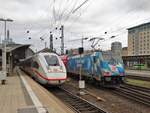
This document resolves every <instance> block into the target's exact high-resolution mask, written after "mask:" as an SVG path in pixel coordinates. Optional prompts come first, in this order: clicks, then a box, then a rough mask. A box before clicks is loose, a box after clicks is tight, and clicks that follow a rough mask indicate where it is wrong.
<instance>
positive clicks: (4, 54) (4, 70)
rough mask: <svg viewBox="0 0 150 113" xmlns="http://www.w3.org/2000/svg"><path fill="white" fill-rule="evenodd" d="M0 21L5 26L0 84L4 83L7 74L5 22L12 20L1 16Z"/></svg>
mask: <svg viewBox="0 0 150 113" xmlns="http://www.w3.org/2000/svg"><path fill="white" fill-rule="evenodd" d="M0 21H3V22H4V24H5V27H4V32H5V33H4V34H5V35H4V38H5V39H4V42H3V44H4V48H3V51H2V76H3V77H2V79H1V80H2V84H5V81H6V75H7V64H6V58H7V56H6V53H7V51H6V44H7V41H8V39H7V37H6V29H7V28H6V23H7V22H13V20H12V19H3V18H0Z"/></svg>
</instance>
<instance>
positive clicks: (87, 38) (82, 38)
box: [81, 37, 88, 47]
mask: <svg viewBox="0 0 150 113" xmlns="http://www.w3.org/2000/svg"><path fill="white" fill-rule="evenodd" d="M87 39H88V38H87V37H85V38H83V37H82V39H81V44H82V47H83V41H84V40H87Z"/></svg>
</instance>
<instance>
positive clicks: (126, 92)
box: [114, 85, 150, 106]
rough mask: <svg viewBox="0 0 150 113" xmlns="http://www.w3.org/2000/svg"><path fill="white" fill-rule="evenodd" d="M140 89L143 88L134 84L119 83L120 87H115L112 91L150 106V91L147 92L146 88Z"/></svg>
mask: <svg viewBox="0 0 150 113" xmlns="http://www.w3.org/2000/svg"><path fill="white" fill-rule="evenodd" d="M142 90H144V89H141V88H140V87H136V86H129V85H128V86H127V85H121V86H120V87H117V88H116V89H115V90H114V92H115V93H117V94H119V95H121V96H124V97H126V98H129V99H132V100H134V101H137V102H140V103H143V104H145V105H147V106H150V93H149V92H147V91H146V89H145V90H144V91H142ZM148 91H149V90H148Z"/></svg>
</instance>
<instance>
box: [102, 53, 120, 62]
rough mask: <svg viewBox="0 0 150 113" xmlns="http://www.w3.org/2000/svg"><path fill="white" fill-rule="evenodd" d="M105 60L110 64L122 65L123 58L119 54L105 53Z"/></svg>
mask: <svg viewBox="0 0 150 113" xmlns="http://www.w3.org/2000/svg"><path fill="white" fill-rule="evenodd" d="M102 54H103V60H105V61H108V62H109V63H110V64H117V63H122V62H123V61H122V58H121V56H119V55H118V54H115V53H112V52H103V53H102Z"/></svg>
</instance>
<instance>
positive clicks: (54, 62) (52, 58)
mask: <svg viewBox="0 0 150 113" xmlns="http://www.w3.org/2000/svg"><path fill="white" fill-rule="evenodd" d="M44 58H45V60H46V62H47V64H48V66H59V61H58V58H57V57H56V56H54V55H51V56H50V55H45V56H44Z"/></svg>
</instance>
